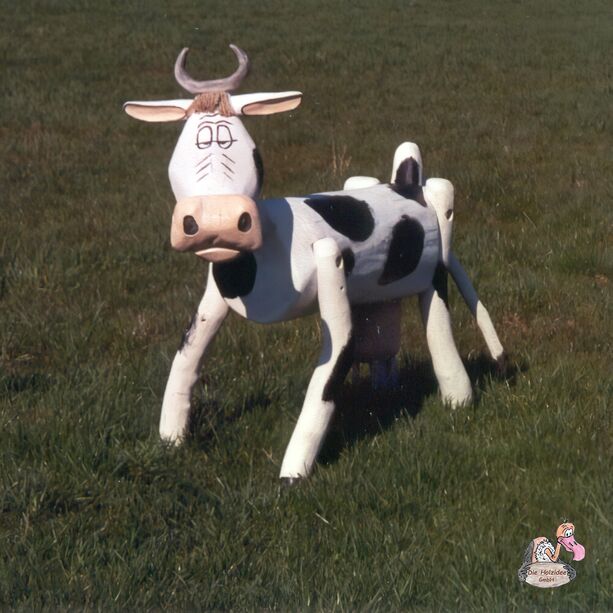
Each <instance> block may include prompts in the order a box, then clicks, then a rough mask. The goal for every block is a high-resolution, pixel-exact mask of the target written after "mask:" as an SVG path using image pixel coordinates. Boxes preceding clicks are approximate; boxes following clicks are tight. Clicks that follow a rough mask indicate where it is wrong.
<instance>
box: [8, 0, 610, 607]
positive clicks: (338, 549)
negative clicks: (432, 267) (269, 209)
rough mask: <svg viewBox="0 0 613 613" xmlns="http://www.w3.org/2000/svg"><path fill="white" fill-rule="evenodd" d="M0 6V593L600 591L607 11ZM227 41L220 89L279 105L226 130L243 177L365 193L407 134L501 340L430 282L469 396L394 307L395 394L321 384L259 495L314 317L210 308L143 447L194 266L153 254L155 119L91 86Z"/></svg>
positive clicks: (283, 599) (463, 0)
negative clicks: (467, 397)
mask: <svg viewBox="0 0 613 613" xmlns="http://www.w3.org/2000/svg"><path fill="white" fill-rule="evenodd" d="M0 5H1V7H2V10H1V11H0V19H1V20H2V26H3V27H2V33H1V34H0V52H1V60H2V61H1V68H0V70H1V71H2V94H1V95H0V105H1V106H0V147H1V148H2V155H1V157H0V160H1V166H0V194H1V196H0V197H1V201H0V228H1V229H2V232H1V238H0V428H1V430H2V436H1V438H0V441H1V444H0V606H1V607H2V608H3V609H12V608H15V609H21V610H32V609H39V608H46V609H60V608H67V607H75V608H81V607H86V608H93V609H98V608H100V609H120V610H128V609H158V608H159V609H161V608H164V609H166V608H167V609H171V610H172V609H234V610H253V609H280V610H302V609H313V610H325V611H331V610H338V611H353V610H356V609H357V610H381V611H386V610H458V609H459V610H488V611H489V610H507V609H513V610H522V611H525V610H535V611H536V610H543V609H552V610H554V609H560V610H588V609H589V610H601V611H604V610H610V609H613V514H612V509H613V494H612V492H613V478H612V476H611V469H612V466H613V463H612V459H613V458H612V456H613V444H612V440H613V437H612V434H613V427H612V421H611V413H610V404H611V352H612V347H611V337H612V334H611V331H612V325H611V304H610V287H611V274H612V271H611V263H612V262H611V251H610V244H611V230H612V218H611V213H610V211H611V199H612V196H613V189H612V188H613V179H612V176H613V175H612V172H611V170H612V164H611V162H612V158H611V142H612V139H611V137H612V134H611V114H610V111H611V93H612V79H611V77H612V74H611V61H610V56H611V43H612V29H611V17H612V15H611V7H610V4H609V3H608V2H605V1H604V0H602V1H600V0H586V1H585V2H570V1H569V0H557V1H555V2H554V1H552V0H542V1H540V2H528V1H524V0H516V1H511V0H494V1H492V2H487V3H486V2H479V1H478V0H460V1H457V2H443V1H441V0H432V1H429V2H426V1H424V0H410V1H406V2H400V1H398V0H380V1H379V2H376V3H375V2H366V1H365V0H352V1H345V0H342V1H338V2H334V3H325V2H319V1H315V0H302V1H301V2H289V1H285V2H282V1H280V0H261V1H260V2H257V3H250V2H247V1H246V0H235V1H233V2H229V1H226V2H221V1H219V0H206V1H204V0H203V1H202V2H188V1H186V0H173V1H172V2H170V1H166V2H164V1H163V0H148V1H147V2H145V1H137V0H134V1H131V2H119V1H116V0H106V1H104V0H103V1H98V2H93V1H90V0H53V1H52V0H49V1H42V0H40V1H34V0H21V1H20V2H9V1H8V0H3V1H2V2H1V3H0ZM230 42H234V43H236V44H238V45H240V46H241V47H243V48H244V49H246V50H247V51H248V53H249V55H250V57H251V58H252V61H253V70H252V73H251V75H250V77H249V78H248V80H247V81H246V83H245V85H244V87H243V90H242V91H245V92H248V91H278V90H290V89H291V90H293V89H298V90H301V91H303V92H304V94H305V95H304V101H303V104H302V106H301V107H300V108H299V109H298V110H296V111H295V112H293V113H291V115H289V116H274V117H267V118H266V117H265V118H252V119H248V120H246V122H245V123H246V124H247V127H248V130H249V131H250V133H251V135H252V136H253V138H254V140H255V141H256V142H257V143H258V146H259V149H260V151H261V152H262V155H263V157H264V163H265V167H266V181H265V187H264V191H265V194H264V195H266V196H272V195H284V194H304V193H309V192H314V191H322V190H326V189H328V190H329V189H335V188H340V187H341V186H342V183H343V180H344V179H345V178H346V177H347V176H350V175H357V174H366V175H375V176H378V177H380V178H381V179H383V180H386V179H387V178H388V175H389V173H390V170H391V163H392V156H393V152H394V149H395V147H396V146H397V145H398V144H399V143H400V142H402V141H404V140H412V141H415V142H417V143H418V144H419V145H420V147H421V150H422V154H423V156H424V164H425V167H426V172H427V174H428V175H429V176H443V177H446V178H448V179H450V180H451V181H453V183H454V185H455V187H456V194H457V198H456V215H457V217H456V222H455V237H454V248H455V251H456V253H457V254H458V255H459V257H460V258H461V260H462V261H463V263H464V265H465V266H466V268H467V270H468V271H469V274H470V275H471V277H472V278H473V280H474V281H475V284H476V286H477V288H478V289H479V291H480V294H481V296H482V298H483V300H484V302H485V304H486V306H487V307H488V309H489V311H490V313H491V314H492V317H493V319H494V321H495V322H496V325H497V327H498V330H499V332H500V333H501V337H502V341H503V344H504V345H505V347H506V348H507V350H508V351H509V353H510V355H511V368H510V371H509V373H508V374H507V376H506V377H500V376H497V375H496V374H495V370H494V369H493V367H492V366H491V365H490V363H489V361H488V359H487V357H486V356H485V353H484V352H485V349H484V346H483V342H482V340H481V338H480V336H479V333H478V331H477V329H476V327H475V325H474V323H473V322H472V320H471V318H470V315H469V313H468V312H467V310H466V309H465V308H464V306H463V305H462V304H461V301H460V299H459V296H458V294H457V292H455V293H453V292H452V295H451V300H452V312H453V318H454V330H455V333H456V339H457V341H458V346H459V348H460V353H461V355H462V356H463V358H464V359H465V360H466V363H467V366H468V369H469V371H470V374H471V377H472V379H473V383H474V386H475V389H476V392H477V402H476V403H475V405H474V406H471V407H468V408H464V409H462V410H458V411H455V412H454V411H451V410H450V409H448V408H447V407H445V406H444V405H443V404H442V403H441V401H440V398H439V397H438V395H437V387H436V383H435V380H434V377H433V374H432V371H431V366H430V362H429V356H428V353H427V348H426V346H425V341H424V334H423V330H422V327H421V323H420V321H419V319H418V316H417V309H416V305H415V304H414V301H412V300H410V301H409V300H408V301H406V304H405V307H404V313H405V316H404V320H403V328H404V335H403V352H402V355H401V365H402V375H403V377H402V387H401V390H400V391H399V392H398V393H397V394H395V395H375V394H371V393H370V392H369V390H368V387H367V384H366V380H364V381H363V382H361V383H360V384H358V385H357V386H353V387H352V386H351V385H349V383H347V384H346V385H345V387H344V389H343V390H342V394H341V397H340V399H339V410H338V416H337V418H336V420H335V423H334V427H333V430H332V432H331V434H330V436H329V439H328V440H327V442H326V445H325V448H324V450H323V452H322V457H321V462H320V464H319V466H318V468H317V470H316V471H315V474H314V475H313V477H312V478H311V479H310V480H309V481H308V482H306V483H304V484H302V485H300V486H299V487H297V488H292V489H289V490H288V489H282V488H280V487H279V484H278V478H277V477H278V472H279V467H280V462H281V459H282V456H283V452H284V449H285V446H286V444H287V442H288V441H289V437H290V434H291V431H292V429H293V425H294V423H295V420H296V419H297V416H298V412H299V409H300V406H301V403H302V400H303V397H304V393H305V390H306V386H307V383H308V380H309V377H310V374H311V372H312V369H313V366H314V364H315V362H316V360H317V354H318V345H319V330H318V322H317V319H316V318H314V317H312V318H308V319H305V320H300V321H295V322H290V323H286V324H282V325H277V326H271V327H263V326H257V325H255V324H249V323H247V322H244V321H242V320H240V319H239V318H238V317H236V316H231V318H230V319H229V321H228V322H227V324H226V326H225V327H224V328H223V329H222V331H221V333H220V336H219V337H218V338H217V340H216V343H215V344H214V346H213V349H212V352H211V355H210V358H209V359H208V360H207V362H206V365H205V368H204V370H203V376H202V383H201V385H200V388H199V390H198V393H197V398H196V399H195V402H194V420H193V436H192V437H191V438H190V440H189V441H188V442H187V443H186V444H185V445H184V446H183V447H181V448H167V447H165V446H164V445H162V444H161V443H160V442H159V440H158V436H157V422H158V419H159V411H160V406H161V399H162V394H163V391H164V385H165V380H166V376H167V374H168V371H169V368H170V362H171V360H172V357H173V355H174V352H175V350H176V347H177V345H178V342H179V339H180V336H181V332H182V330H183V328H184V326H185V325H186V323H187V322H188V321H189V319H190V317H191V315H192V313H193V311H194V310H195V308H196V306H197V304H198V301H199V298H200V295H201V292H202V289H203V282H204V277H205V274H206V269H205V267H204V266H203V264H202V262H200V261H196V260H197V258H195V257H193V256H191V255H187V254H178V253H175V252H173V251H171V249H170V246H169V239H168V233H169V222H170V214H171V211H172V207H173V206H174V199H173V196H172V193H171V191H170V187H169V184H168V179H167V176H166V168H167V164H168V160H169V158H170V155H171V152H172V149H173V147H174V143H175V141H176V138H177V135H178V131H179V129H180V126H177V125H145V124H141V123H139V122H135V121H134V120H132V119H130V118H129V117H127V116H126V115H125V114H123V112H122V111H121V104H122V103H123V102H124V101H125V100H129V99H168V98H173V97H181V96H183V95H184V94H183V93H182V92H181V90H180V88H179V87H178V85H177V84H176V83H175V81H174V79H173V76H172V66H173V63H174V59H175V57H176V54H177V53H178V51H179V50H180V49H181V48H182V47H183V46H190V47H192V48H193V53H192V54H191V56H190V71H191V72H193V73H194V74H195V75H198V76H200V75H201V76H202V77H205V76H209V75H210V76H219V75H223V74H227V73H229V72H230V71H231V70H232V69H233V67H234V58H233V55H232V53H231V52H230V51H229V50H228V48H227V45H228V43H230ZM564 519H568V520H570V521H572V522H574V523H575V525H576V529H577V539H578V540H579V541H580V542H581V543H583V544H584V546H585V548H586V551H587V555H586V558H585V560H583V561H582V562H577V563H574V564H573V566H574V567H575V569H576V570H577V579H576V580H575V581H573V582H572V583H571V584H569V585H566V586H564V587H562V588H561V589H558V590H537V589H535V588H532V587H530V586H527V585H525V584H521V583H520V582H519V581H518V579H517V576H516V573H517V570H518V568H519V567H520V565H521V563H522V558H523V553H524V550H525V548H526V546H527V544H528V542H529V541H530V540H531V539H532V538H534V537H536V536H539V535H545V536H548V537H550V538H551V537H553V536H554V534H555V529H556V527H557V525H558V524H559V523H560V522H561V521H562V520H564ZM562 557H563V558H565V560H566V561H569V556H568V554H563V556H562Z"/></svg>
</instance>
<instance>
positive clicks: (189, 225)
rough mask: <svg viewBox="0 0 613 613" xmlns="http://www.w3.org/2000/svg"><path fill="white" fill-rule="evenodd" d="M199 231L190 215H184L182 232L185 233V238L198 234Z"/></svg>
mask: <svg viewBox="0 0 613 613" xmlns="http://www.w3.org/2000/svg"><path fill="white" fill-rule="evenodd" d="M199 229H200V228H199V227H198V224H197V223H196V220H195V219H194V218H193V217H192V216H191V215H186V216H185V217H184V218H183V232H185V234H186V235H187V236H194V235H195V234H198V230H199Z"/></svg>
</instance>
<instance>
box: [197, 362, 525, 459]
mask: <svg viewBox="0 0 613 613" xmlns="http://www.w3.org/2000/svg"><path fill="white" fill-rule="evenodd" d="M464 366H465V367H466V371H467V372H468V376H469V378H470V381H471V384H472V387H473V390H474V392H475V400H474V403H475V405H478V404H479V400H480V395H481V391H482V390H483V389H486V388H487V387H488V386H489V385H490V383H491V382H492V381H505V382H506V383H507V384H509V385H514V383H515V379H516V377H517V375H518V374H519V373H521V372H524V371H526V370H527V369H528V366H527V365H526V364H518V363H511V361H507V362H506V363H505V365H504V367H502V368H501V367H500V366H499V365H498V364H497V363H496V362H493V361H492V360H491V359H490V358H489V357H488V356H487V355H485V354H483V353H481V354H479V355H477V356H474V357H469V358H468V359H467V360H465V361H464ZM398 374H399V377H398V379H399V381H400V384H399V386H398V388H396V389H393V390H373V388H372V386H371V383H370V378H369V377H365V376H362V377H360V379H359V380H358V381H357V382H355V383H354V382H351V381H350V377H348V378H347V383H345V384H344V385H343V386H342V387H341V388H340V389H339V390H338V392H337V393H336V395H335V403H336V410H335V413H334V417H333V420H332V424H331V425H330V428H329V432H328V434H327V436H326V439H325V441H324V444H323V446H322V449H321V451H320V453H319V456H318V462H319V463H323V464H330V463H334V462H336V460H337V459H338V458H339V456H340V454H341V453H342V451H343V450H344V449H346V448H348V447H351V446H353V445H354V444H356V443H357V442H358V441H360V440H361V439H364V438H366V437H372V436H374V435H376V434H379V433H380V432H384V431H385V430H387V429H389V428H391V427H392V426H393V424H394V422H396V421H398V420H399V419H401V418H403V417H405V416H409V417H415V416H416V415H417V414H418V413H419V412H420V411H421V410H422V408H423V405H424V402H425V400H426V398H428V397H430V396H432V395H433V394H437V393H438V383H437V381H436V378H435V377H434V372H433V370H432V364H431V362H430V361H429V360H420V361H415V362H410V363H404V364H402V365H401V367H400V369H399V373H398ZM271 404H272V399H271V397H270V395H269V394H267V393H266V390H265V389H259V390H257V391H255V392H253V393H251V394H249V395H248V396H247V397H246V398H245V400H244V401H243V402H242V403H240V404H235V405H230V404H223V403H220V402H219V401H217V400H216V399H214V398H208V399H203V398H201V399H199V400H197V401H196V402H195V403H194V406H193V407H192V411H191V416H190V422H189V440H191V441H192V444H195V445H196V446H197V447H208V446H209V445H210V443H211V442H212V441H218V440H220V437H221V435H222V433H223V431H224V430H225V429H226V428H228V427H230V426H232V424H234V423H235V422H237V421H238V420H239V419H241V417H242V416H243V415H245V414H247V413H251V412H253V411H257V410H265V409H267V408H268V407H270V405H271Z"/></svg>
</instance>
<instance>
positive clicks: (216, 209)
mask: <svg viewBox="0 0 613 613" xmlns="http://www.w3.org/2000/svg"><path fill="white" fill-rule="evenodd" d="M170 244H171V245H172V247H173V249H176V250H177V251H194V252H195V253H196V255H197V256H199V257H201V258H204V259H205V260H208V261H210V262H228V261H230V260H233V259H234V258H236V257H238V256H239V255H240V254H241V253H244V252H246V251H254V250H255V249H259V248H260V247H261V246H262V227H261V224H260V216H259V214H258V209H257V206H256V204H255V201H254V200H253V199H251V198H249V197H247V196H242V195H227V196H190V197H187V198H182V199H181V200H179V202H177V204H176V205H175V210H174V212H173V214H172V223H171V227H170Z"/></svg>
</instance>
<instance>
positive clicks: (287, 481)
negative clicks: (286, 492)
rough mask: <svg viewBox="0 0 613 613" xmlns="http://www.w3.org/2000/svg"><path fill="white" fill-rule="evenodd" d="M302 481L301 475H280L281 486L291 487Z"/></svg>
mask: <svg viewBox="0 0 613 613" xmlns="http://www.w3.org/2000/svg"><path fill="white" fill-rule="evenodd" d="M301 481H302V477H281V485H282V486H283V487H293V486H294V485H298V484H299V483H300V482H301Z"/></svg>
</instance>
